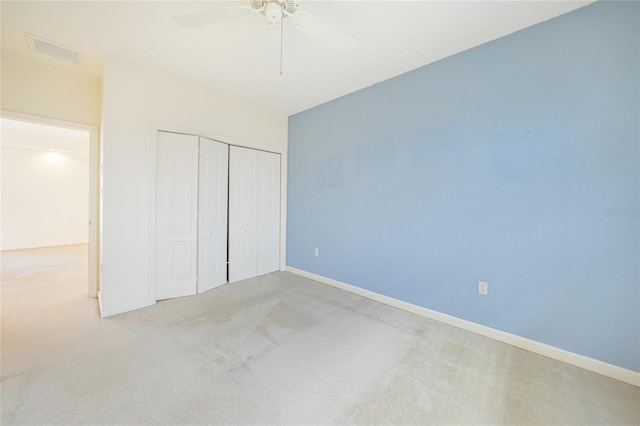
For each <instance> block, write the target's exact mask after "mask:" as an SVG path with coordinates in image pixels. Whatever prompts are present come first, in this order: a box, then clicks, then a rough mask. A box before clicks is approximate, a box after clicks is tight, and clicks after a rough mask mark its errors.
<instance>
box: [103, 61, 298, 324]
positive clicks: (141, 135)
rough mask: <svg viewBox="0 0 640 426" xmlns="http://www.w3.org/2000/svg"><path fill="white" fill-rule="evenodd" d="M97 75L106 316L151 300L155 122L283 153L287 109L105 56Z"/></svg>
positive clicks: (158, 126)
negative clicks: (100, 84) (99, 82)
mask: <svg viewBox="0 0 640 426" xmlns="http://www.w3.org/2000/svg"><path fill="white" fill-rule="evenodd" d="M103 81H104V87H103V93H104V95H103V109H102V113H103V121H102V140H103V144H102V161H103V167H104V169H103V207H102V208H103V210H102V225H103V226H102V238H101V241H102V280H101V294H100V300H101V314H102V316H109V315H114V314H117V313H120V312H125V311H128V310H132V309H136V308H140V307H143V306H147V305H150V304H153V303H155V299H154V297H153V295H154V292H153V291H152V289H151V287H150V275H149V259H150V256H149V252H150V232H149V224H150V214H151V208H150V202H151V201H150V195H151V192H152V188H153V187H152V183H151V176H150V170H151V165H152V162H153V158H152V152H153V148H152V147H153V144H154V143H155V132H154V129H156V128H164V129H165V130H174V129H177V130H181V131H184V132H186V133H192V134H197V135H201V136H206V137H209V138H211V139H216V140H219V141H222V142H226V143H231V144H235V145H241V146H249V147H252V148H261V149H265V150H270V151H274V152H285V150H286V143H287V116H286V114H284V113H281V112H277V111H273V110H271V109H269V108H265V107H258V106H256V105H253V104H251V103H246V102H242V101H239V100H237V99H232V98H229V97H225V96H222V95H220V94H219V93H216V92H212V91H210V90H207V89H205V88H203V87H199V86H195V85H193V84H190V83H188V82H181V81H177V80H173V79H170V78H165V77H162V76H160V75H158V74H157V73H154V72H152V71H149V70H144V69H141V68H138V67H134V66H131V65H127V64H124V63H120V62H118V61H115V60H110V59H106V60H105V64H104V77H103ZM163 126H164V127H163ZM166 126H170V128H167V127H166Z"/></svg>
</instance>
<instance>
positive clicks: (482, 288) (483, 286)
mask: <svg viewBox="0 0 640 426" xmlns="http://www.w3.org/2000/svg"><path fill="white" fill-rule="evenodd" d="M478 293H480V294H482V295H483V296H486V295H488V294H489V284H487V283H485V282H483V281H478Z"/></svg>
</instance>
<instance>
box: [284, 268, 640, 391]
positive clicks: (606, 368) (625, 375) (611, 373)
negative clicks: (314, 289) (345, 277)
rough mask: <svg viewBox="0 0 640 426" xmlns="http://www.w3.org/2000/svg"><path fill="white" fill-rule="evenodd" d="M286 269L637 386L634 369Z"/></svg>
mask: <svg viewBox="0 0 640 426" xmlns="http://www.w3.org/2000/svg"><path fill="white" fill-rule="evenodd" d="M286 270H287V271H288V272H291V273H293V274H296V275H300V276H303V277H306V278H310V279H312V280H315V281H318V282H321V283H324V284H328V285H330V286H333V287H337V288H339V289H342V290H346V291H349V292H351V293H355V294H358V295H360V296H363V297H366V298H368V299H371V300H375V301H376V302H380V303H384V304H386V305H389V306H393V307H395V308H399V309H404V310H405V311H409V312H412V313H414V314H417V315H421V316H423V317H426V318H429V319H432V320H436V321H440V322H442V323H445V324H449V325H452V326H454V327H458V328H461V329H463V330H467V331H470V332H472V333H476V334H479V335H481V336H485V337H489V338H491V339H494V340H497V341H499V342H502V343H506V344H509V345H512V346H515V347H518V348H521V349H525V350H527V351H530V352H533V353H536V354H539V355H543V356H546V357H548V358H552V359H555V360H558V361H562V362H565V363H567V364H571V365H574V366H576V367H580V368H583V369H585V370H589V371H593V372H594V373H598V374H602V375H603V376H607V377H611V378H612V379H616V380H620V381H621V382H625V383H628V384H630V385H633V386H638V387H640V372H636V371H633V370H627V369H626V368H622V367H618V366H617V365H613V364H608V363H606V362H603V361H598V360H597V359H593V358H589V357H586V356H583V355H579V354H576V353H573V352H569V351H566V350H564V349H560V348H556V347H554V346H550V345H547V344H544V343H540V342H536V341H535V340H531V339H527V338H525V337H521V336H517V335H515V334H510V333H507V332H504V331H500V330H496V329H495V328H491V327H487V326H484V325H480V324H476V323H474V322H471V321H467V320H463V319H460V318H457V317H454V316H451V315H447V314H443V313H441V312H437V311H434V310H431V309H427V308H423V307H422V306H417V305H414V304H411V303H408V302H403V301H402V300H398V299H394V298H392V297H389V296H384V295H382V294H378V293H374V292H372V291H369V290H365V289H362V288H360V287H356V286H353V285H351V284H347V283H343V282H341V281H336V280H333V279H331V278H326V277H323V276H321V275H316V274H313V273H311V272H307V271H303V270H301V269H297V268H293V267H291V266H287V268H286Z"/></svg>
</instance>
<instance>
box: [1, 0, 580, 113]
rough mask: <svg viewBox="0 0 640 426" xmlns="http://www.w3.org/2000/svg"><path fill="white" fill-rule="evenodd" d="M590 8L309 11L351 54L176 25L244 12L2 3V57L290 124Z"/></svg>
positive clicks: (361, 6) (252, 22)
mask: <svg viewBox="0 0 640 426" xmlns="http://www.w3.org/2000/svg"><path fill="white" fill-rule="evenodd" d="M589 3H591V1H576V0H572V1H549V0H535V1H524V0H510V1H504V0H503V1H482V0H476V1H451V0H449V1H373V2H372V1H305V0H300V1H299V4H300V6H299V10H304V11H305V12H307V13H310V14H312V15H313V16H314V17H316V18H319V19H321V20H323V21H325V22H327V23H330V24H331V25H333V26H335V27H338V28H340V29H342V30H344V31H346V32H349V33H350V34H352V35H353V36H355V37H356V39H357V40H358V42H357V45H356V48H355V49H354V50H353V51H352V52H350V53H344V52H341V51H340V49H336V48H334V47H332V46H331V45H329V44H326V43H323V42H320V41H318V40H315V39H312V38H310V37H309V36H308V35H306V34H305V33H302V32H301V31H299V30H298V29H296V28H294V27H293V26H292V25H291V23H290V22H285V27H284V75H283V76H280V75H279V51H280V41H279V32H277V31H270V32H265V31H264V29H265V26H266V21H265V18H264V17H263V16H260V15H256V16H253V17H250V18H248V19H244V20H240V21H232V22H225V23H218V24H212V25H207V26H202V27H197V28H184V27H182V26H180V25H179V24H178V23H177V22H176V21H175V20H174V19H173V17H174V16H177V15H181V14H186V13H192V12H200V11H202V12H212V11H216V10H224V9H227V8H230V7H231V8H235V7H240V6H242V5H244V4H246V2H245V1H241V0H239V1H233V2H228V1H227V2H221V1H197V2H192V1H161V2H157V1H104V2H96V1H71V2H54V1H36V2H30V1H7V0H3V1H2V2H1V13H2V17H1V19H2V22H1V23H2V29H1V31H2V51H3V53H4V52H6V53H11V54H15V55H20V56H29V57H30V58H32V59H33V60H36V61H45V62H51V63H59V64H60V66H64V67H68V68H70V69H72V70H76V71H79V72H83V73H87V74H91V75H94V76H97V77H101V75H102V63H103V58H104V57H110V56H113V57H114V58H118V59H119V60H123V61H126V62H130V63H133V64H137V65H139V66H143V67H145V68H148V69H153V70H156V71H157V72H160V73H162V74H165V75H168V76H172V77H175V78H179V79H183V80H189V81H192V82H194V83H196V84H199V85H204V86H207V87H209V88H212V89H214V90H216V91H219V92H223V93H225V94H228V95H231V96H235V97H239V98H242V99H245V100H249V101H252V102H255V103H258V104H261V105H267V106H269V107H271V108H274V109H277V110H279V111H282V112H284V113H286V114H288V115H290V114H293V113H296V112H299V111H302V110H305V109H307V108H310V107H312V106H315V105H318V104H320V103H323V102H326V101H328V100H331V99H335V98H337V97H340V96H342V95H345V94H347V93H351V92H354V91H356V90H359V89H362V88H364V87H367V86H370V85H372V84H375V83H377V82H379V81H382V80H386V79H388V78H391V77H393V76H396V75H399V74H402V73H404V72H407V71H410V70H412V69H415V68H419V67H421V66H423V65H426V64H429V63H431V62H434V61H437V60H439V59H442V58H444V57H447V56H450V55H453V54H455V53H458V52H461V51H463V50H467V49H469V48H471V47H474V46H477V45H480V44H482V43H485V42H488V41H490V40H494V39H496V38H499V37H502V36H504V35H507V34H510V33H513V32H515V31H518V30H520V29H522V28H525V27H528V26H531V25H534V24H536V23H539V22H542V21H545V20H548V19H551V18H553V17H555V16H558V15H561V14H564V13H567V12H569V11H572V10H574V9H577V8H579V7H582V6H585V5H587V4H589ZM25 32H29V33H33V34H35V35H38V36H40V37H43V38H45V39H48V40H50V41H53V42H56V43H60V44H63V45H66V46H69V47H72V48H77V49H81V50H83V51H85V55H86V56H85V62H84V64H83V65H81V66H78V65H71V64H66V63H64V62H62V61H60V60H59V59H54V58H49V57H45V56H43V55H41V54H38V53H34V52H31V51H29V49H28V45H27V42H26V40H25V36H24V33H25Z"/></svg>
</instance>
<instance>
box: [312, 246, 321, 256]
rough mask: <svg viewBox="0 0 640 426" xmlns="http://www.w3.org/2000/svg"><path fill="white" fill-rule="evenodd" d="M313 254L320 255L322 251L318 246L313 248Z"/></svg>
mask: <svg viewBox="0 0 640 426" xmlns="http://www.w3.org/2000/svg"><path fill="white" fill-rule="evenodd" d="M313 255H314V256H315V257H318V256H320V251H319V250H318V249H317V248H315V249H313Z"/></svg>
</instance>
